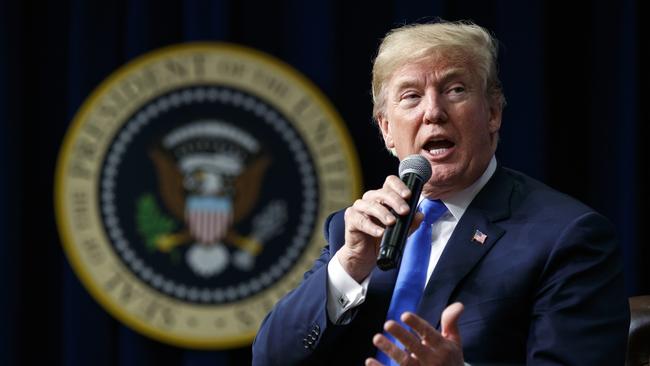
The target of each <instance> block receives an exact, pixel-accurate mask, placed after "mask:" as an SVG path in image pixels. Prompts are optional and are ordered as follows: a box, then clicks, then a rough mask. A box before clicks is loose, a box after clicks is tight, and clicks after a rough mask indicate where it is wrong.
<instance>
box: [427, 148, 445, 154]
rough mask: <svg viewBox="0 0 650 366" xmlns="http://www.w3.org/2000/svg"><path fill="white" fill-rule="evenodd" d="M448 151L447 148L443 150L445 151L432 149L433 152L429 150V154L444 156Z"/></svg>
mask: <svg viewBox="0 0 650 366" xmlns="http://www.w3.org/2000/svg"><path fill="white" fill-rule="evenodd" d="M446 151H447V149H446V148H443V149H431V150H429V154H431V155H440V154H444V153H445V152H446Z"/></svg>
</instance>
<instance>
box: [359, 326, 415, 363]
mask: <svg viewBox="0 0 650 366" xmlns="http://www.w3.org/2000/svg"><path fill="white" fill-rule="evenodd" d="M402 329H403V328H402ZM372 343H373V344H374V345H375V347H377V348H378V349H379V350H381V351H382V352H384V353H385V354H386V355H387V356H388V357H390V358H392V359H393V360H395V362H397V363H398V364H400V365H407V364H408V361H409V358H410V355H409V354H408V353H407V352H406V351H404V350H402V349H400V348H399V347H397V345H396V344H395V343H393V342H391V341H390V340H389V339H388V338H386V337H385V336H384V335H383V334H375V336H374V337H373V338H372ZM371 360H374V359H371ZM374 362H376V363H371V364H372V365H377V364H379V365H381V364H380V363H379V362H378V361H377V360H374ZM367 364H368V362H367V360H366V365H367Z"/></svg>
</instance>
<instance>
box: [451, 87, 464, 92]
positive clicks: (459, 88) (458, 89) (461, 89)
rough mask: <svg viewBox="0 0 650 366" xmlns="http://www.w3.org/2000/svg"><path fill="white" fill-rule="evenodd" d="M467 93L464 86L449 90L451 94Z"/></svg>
mask: <svg viewBox="0 0 650 366" xmlns="http://www.w3.org/2000/svg"><path fill="white" fill-rule="evenodd" d="M464 92H465V87H462V86H455V87H453V88H451V89H449V93H450V94H461V93H464Z"/></svg>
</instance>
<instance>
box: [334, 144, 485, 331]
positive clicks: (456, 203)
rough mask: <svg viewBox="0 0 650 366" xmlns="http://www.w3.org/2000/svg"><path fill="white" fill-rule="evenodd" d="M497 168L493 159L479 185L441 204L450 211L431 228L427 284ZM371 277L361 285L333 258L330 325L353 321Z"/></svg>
mask: <svg viewBox="0 0 650 366" xmlns="http://www.w3.org/2000/svg"><path fill="white" fill-rule="evenodd" d="M496 167H497V162H496V159H495V157H494V156H493V157H492V159H491V160H490V163H489V164H488V167H487V168H486V169H485V172H483V175H481V177H480V178H479V179H478V180H476V182H474V183H472V185H470V186H469V187H467V188H465V189H463V190H462V191H460V192H457V193H454V194H452V195H450V196H449V197H447V198H445V199H444V200H442V202H443V203H444V204H445V206H447V209H448V211H447V212H446V213H445V214H443V215H442V217H440V218H439V219H438V220H437V221H436V222H434V223H433V224H432V225H431V231H432V236H431V257H430V258H429V267H428V268H427V282H428V281H429V278H430V277H431V273H433V270H434V269H435V268H436V265H437V264H438V260H439V259H440V256H441V255H442V251H443V250H444V249H445V246H446V245H447V242H448V241H449V238H450V237H451V234H452V233H453V232H454V229H455V228H456V224H458V221H459V220H460V218H461V217H462V216H463V214H464V213H465V210H467V207H468V206H469V204H470V203H471V202H472V200H473V199H474V197H476V195H477V194H478V192H479V191H480V190H481V189H482V188H483V186H485V184H486V183H487V182H488V180H490V178H491V177H492V175H493V174H494V171H495V170H496ZM422 199H423V197H420V200H422ZM337 254H338V252H337ZM370 277H371V276H368V277H366V279H364V280H363V282H361V283H358V282H357V281H355V280H354V279H353V278H352V277H350V275H349V274H348V273H347V272H345V270H344V269H343V266H341V263H340V262H339V260H338V255H336V254H335V255H334V257H333V258H332V259H331V260H330V262H329V263H328V265H327V316H328V317H329V319H330V321H331V322H333V323H334V324H347V323H349V322H350V321H351V317H349V316H343V315H344V314H346V313H347V312H348V310H350V309H352V308H354V307H357V306H359V305H361V304H362V303H363V302H364V301H365V299H366V290H367V289H368V283H369V282H370ZM348 314H349V313H348Z"/></svg>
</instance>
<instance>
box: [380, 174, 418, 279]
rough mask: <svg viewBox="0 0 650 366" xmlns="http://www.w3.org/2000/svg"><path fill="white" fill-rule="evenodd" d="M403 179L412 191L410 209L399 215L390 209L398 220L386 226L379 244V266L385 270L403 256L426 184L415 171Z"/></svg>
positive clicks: (391, 267)
mask: <svg viewBox="0 0 650 366" xmlns="http://www.w3.org/2000/svg"><path fill="white" fill-rule="evenodd" d="M402 181H403V182H404V183H405V184H406V186H407V187H408V188H409V190H410V191H411V196H410V197H409V199H408V200H407V204H408V205H409V207H410V210H409V212H408V213H407V214H406V215H398V214H397V213H395V211H393V209H391V210H390V212H391V213H392V214H393V215H395V217H396V218H397V220H396V222H395V224H394V225H391V226H388V227H387V228H386V232H385V233H384V237H383V238H382V239H381V245H380V246H379V254H378V255H377V267H379V269H381V270H383V271H388V270H390V269H393V268H395V267H397V264H398V263H399V261H400V258H401V257H402V252H403V251H404V244H405V243H406V238H407V236H408V230H409V227H411V223H412V222H413V217H415V213H416V210H417V206H418V201H419V199H420V194H421V193H422V186H424V182H422V179H421V178H420V177H419V176H418V175H417V174H413V173H407V174H405V175H404V177H403V178H402Z"/></svg>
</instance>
